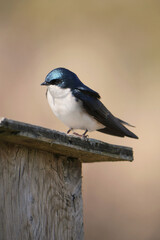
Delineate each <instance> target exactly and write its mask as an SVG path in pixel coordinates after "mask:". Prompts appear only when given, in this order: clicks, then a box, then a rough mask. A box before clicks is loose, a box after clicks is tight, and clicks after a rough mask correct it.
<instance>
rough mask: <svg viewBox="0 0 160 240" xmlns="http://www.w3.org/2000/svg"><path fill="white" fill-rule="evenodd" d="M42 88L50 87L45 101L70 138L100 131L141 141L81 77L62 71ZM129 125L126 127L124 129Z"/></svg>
mask: <svg viewBox="0 0 160 240" xmlns="http://www.w3.org/2000/svg"><path fill="white" fill-rule="evenodd" d="M41 85H42V86H47V91H46V97H47V100H48V103H49V105H50V107H51V109H52V111H53V113H54V114H55V116H56V117H57V118H59V119H60V120H61V121H62V122H63V123H64V124H65V125H66V126H68V128H69V129H68V131H67V134H69V133H70V132H71V131H75V130H77V129H81V130H83V131H84V133H83V134H82V135H80V134H78V133H76V132H73V134H75V135H78V136H81V137H83V138H86V137H88V135H87V133H88V132H91V131H99V132H102V133H105V134H109V135H113V136H117V137H130V138H135V139H138V137H137V136H136V135H135V134H134V133H133V132H131V131H130V130H129V129H128V128H127V127H126V126H130V127H133V126H132V125H131V124H129V123H127V122H125V121H123V120H121V119H119V118H117V117H115V116H114V115H113V114H112V113H111V112H110V111H109V110H108V109H107V108H106V107H105V106H104V104H103V103H102V102H101V101H100V98H101V97H100V95H99V93H98V92H96V91H94V90H92V89H91V88H89V87H87V86H86V85H85V84H83V83H82V82H81V80H80V79H79V78H78V76H77V75H76V74H75V73H74V72H72V71H70V70H68V69H66V68H63V67H59V68H55V69H53V70H52V71H50V72H49V73H48V74H47V76H46V78H45V81H44V82H43V83H41ZM125 125H126V126H125Z"/></svg>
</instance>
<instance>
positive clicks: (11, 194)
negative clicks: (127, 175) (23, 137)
mask: <svg viewBox="0 0 160 240" xmlns="http://www.w3.org/2000/svg"><path fill="white" fill-rule="evenodd" d="M0 239H3V240H16V239H17V240H20V239H23V240H28V239H30V240H51V239H52V240H62V239H63V240H71V239H72V240H82V239H83V217H82V196H81V162H80V161H78V160H77V159H73V158H69V157H63V156H58V155H55V154H53V153H51V152H44V151H41V150H39V149H38V150H37V149H35V148H34V149H32V148H30V147H27V146H22V145H17V144H14V143H2V142H1V143H0Z"/></svg>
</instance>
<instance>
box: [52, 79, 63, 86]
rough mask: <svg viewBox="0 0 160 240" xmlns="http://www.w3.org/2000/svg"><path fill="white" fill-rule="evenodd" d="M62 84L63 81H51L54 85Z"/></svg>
mask: <svg viewBox="0 0 160 240" xmlns="http://www.w3.org/2000/svg"><path fill="white" fill-rule="evenodd" d="M61 82H62V80H61V79H54V80H51V81H50V83H51V84H52V85H58V84H59V83H61Z"/></svg>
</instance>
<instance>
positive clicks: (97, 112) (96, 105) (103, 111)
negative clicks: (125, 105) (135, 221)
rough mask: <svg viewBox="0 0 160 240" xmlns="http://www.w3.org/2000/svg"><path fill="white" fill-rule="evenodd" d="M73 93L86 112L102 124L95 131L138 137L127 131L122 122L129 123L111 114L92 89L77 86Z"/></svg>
mask: <svg viewBox="0 0 160 240" xmlns="http://www.w3.org/2000/svg"><path fill="white" fill-rule="evenodd" d="M72 92H73V95H74V96H75V97H76V98H77V99H79V100H81V101H82V104H83V107H84V109H85V110H86V112H87V113H88V114H90V115H91V116H93V118H95V119H96V120H97V121H98V122H100V123H101V124H103V125H104V128H102V129H97V131H100V132H103V133H107V134H110V135H115V136H119V137H124V136H128V137H131V138H138V137H137V136H136V135H135V134H134V133H132V132H131V131H129V130H128V129H127V128H126V127H125V126H123V124H127V125H130V124H128V123H126V122H124V121H122V120H120V119H118V118H116V117H114V116H113V115H112V113H111V112H110V111H109V110H108V109H107V108H106V107H105V106H104V105H103V103H102V102H101V101H100V100H99V98H100V95H99V94H98V93H97V92H95V91H93V90H92V89H90V88H88V87H86V86H85V85H84V87H78V88H76V89H74V90H73V91H72Z"/></svg>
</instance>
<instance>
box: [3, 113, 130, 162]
mask: <svg viewBox="0 0 160 240" xmlns="http://www.w3.org/2000/svg"><path fill="white" fill-rule="evenodd" d="M0 141H6V142H13V143H17V144H21V145H24V146H28V147H31V148H35V149H40V150H45V151H48V152H53V153H57V154H60V155H63V156H70V157H73V158H77V159H79V160H80V161H81V162H86V163H91V162H101V161H132V160H133V151H132V148H130V147H124V146H118V145H112V144H108V143H104V142H102V141H98V140H95V139H90V138H88V139H81V138H79V137H76V136H71V135H66V134H65V133H61V132H57V131H54V130H50V129H47V128H43V127H39V126H34V125H31V124H26V123H22V122H18V121H13V120H9V119H6V118H1V119H0Z"/></svg>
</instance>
